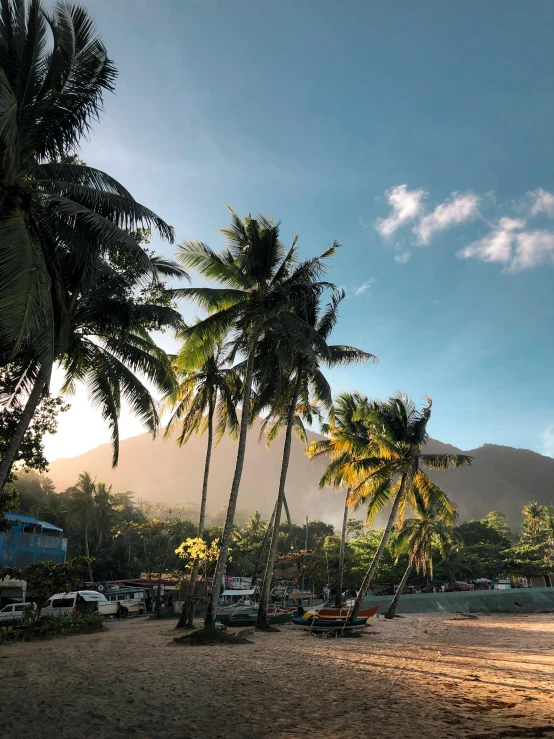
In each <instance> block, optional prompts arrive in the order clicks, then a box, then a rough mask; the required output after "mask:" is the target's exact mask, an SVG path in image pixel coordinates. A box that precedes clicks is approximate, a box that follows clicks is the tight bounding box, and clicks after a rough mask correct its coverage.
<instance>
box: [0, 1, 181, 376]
mask: <svg viewBox="0 0 554 739" xmlns="http://www.w3.org/2000/svg"><path fill="white" fill-rule="evenodd" d="M26 6H27V7H26ZM0 20H1V22H0V192H1V197H0V265H1V269H0V340H1V343H2V348H3V350H4V351H11V353H12V354H13V353H16V352H17V351H19V350H20V349H21V347H23V346H27V345H32V346H33V348H34V350H35V352H36V353H37V355H38V356H39V357H40V359H41V362H42V363H43V364H48V363H51V362H52V360H53V348H54V347H53V340H52V335H51V325H52V321H53V312H54V310H55V305H54V300H55V290H53V289H52V288H55V282H56V268H55V255H56V253H57V252H58V251H59V250H60V249H64V248H66V247H69V248H70V249H72V250H73V251H74V252H75V253H76V255H77V253H78V257H79V259H80V260H82V261H83V262H85V263H86V262H87V260H88V258H89V257H90V256H92V255H93V254H98V253H100V252H101V251H103V250H104V249H106V248H110V247H116V246H117V247H120V248H125V249H127V250H128V251H129V252H130V253H132V254H133V255H134V257H135V258H136V260H137V261H140V262H142V263H143V264H146V263H147V261H148V260H147V256H146V255H145V253H144V251H143V250H142V249H140V248H139V247H138V245H137V243H136V241H134V240H133V239H132V238H131V237H130V236H129V234H128V233H126V231H125V230H124V229H132V228H135V227H136V224H141V223H145V224H149V225H153V226H155V227H156V228H157V229H158V231H159V232H160V234H161V235H162V236H163V237H165V238H168V239H170V240H172V239H173V231H172V229H171V228H170V226H168V225H167V224H166V223H165V222H164V221H163V220H162V219H160V218H159V217H158V216H157V215H156V214H155V213H153V212H152V211H150V210H149V209H148V208H145V207H144V206H142V205H140V204H139V203H137V202H136V201H135V200H134V199H133V198H132V196H131V195H130V194H129V192H128V191H127V190H126V189H125V188H124V187H123V186H122V185H120V184H119V183H118V182H117V181H116V180H114V179H113V178H112V177H110V176H109V175H107V174H106V173H104V172H101V171H99V170H96V169H94V168H92V167H87V166H84V165H83V164H81V163H79V162H78V161H77V160H76V158H75V157H74V156H68V155H72V154H73V152H74V151H75V150H76V148H77V147H78V145H79V142H80V139H81V137H82V136H84V135H87V134H88V133H89V131H90V128H91V124H92V122H93V121H95V120H97V119H98V117H99V114H100V112H101V110H102V106H103V96H104V94H105V93H106V92H112V91H113V90H114V82H115V79H116V77H117V70H116V69H115V67H114V65H113V62H112V61H111V60H110V59H109V58H108V56H107V53H106V49H105V47H104V45H103V44H102V42H101V40H100V38H99V37H98V35H97V33H96V29H95V27H94V23H93V22H92V20H91V18H90V16H89V14H88V12H87V11H86V10H85V9H84V8H81V7H78V6H76V5H72V4H70V3H68V2H57V3H55V4H54V5H53V7H51V8H46V7H44V6H43V5H42V3H41V0H29V2H28V3H25V2H23V0H3V2H2V6H1V9H0Z"/></svg>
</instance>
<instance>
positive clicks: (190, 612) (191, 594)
mask: <svg viewBox="0 0 554 739" xmlns="http://www.w3.org/2000/svg"><path fill="white" fill-rule="evenodd" d="M213 437H214V407H213V402H212V400H211V399H210V405H209V409H208V446H207V449H206V462H205V464H204V481H203V483H202V501H201V503H200V516H199V518H198V537H199V538H200V539H201V538H202V537H203V534H204V526H205V521H206V501H207V499H208V478H209V476H210V462H211V459H212V445H213ZM199 569H200V562H199V561H198V560H195V562H194V563H193V565H192V569H191V571H190V583H189V587H188V592H187V596H186V599H185V603H184V606H183V610H182V612H181V616H180V617H179V621H178V623H177V628H178V629H182V628H183V627H184V626H193V625H194V612H195V611H196V600H195V593H196V579H197V577H198V571H199Z"/></svg>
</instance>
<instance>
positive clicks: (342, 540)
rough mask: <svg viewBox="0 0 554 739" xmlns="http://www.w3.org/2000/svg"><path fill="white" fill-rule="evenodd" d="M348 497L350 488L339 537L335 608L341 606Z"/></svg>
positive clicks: (348, 490)
mask: <svg viewBox="0 0 554 739" xmlns="http://www.w3.org/2000/svg"><path fill="white" fill-rule="evenodd" d="M349 497H350V488H347V490H346V500H345V501H344V515H343V517H342V532H341V537H340V554H339V572H338V577H337V593H336V595H335V608H340V607H341V606H342V583H343V580H344V553H345V549H346V522H347V521H348V499H349Z"/></svg>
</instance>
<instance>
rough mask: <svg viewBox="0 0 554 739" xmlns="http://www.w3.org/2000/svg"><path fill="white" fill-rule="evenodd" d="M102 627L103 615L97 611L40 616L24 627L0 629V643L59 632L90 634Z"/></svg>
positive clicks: (41, 637)
mask: <svg viewBox="0 0 554 739" xmlns="http://www.w3.org/2000/svg"><path fill="white" fill-rule="evenodd" d="M103 628H104V616H103V615H102V614H101V613H98V612H96V613H73V614H71V615H70V616H41V617H40V618H39V619H38V620H37V621H35V623H33V624H32V625H29V626H27V627H26V628H24V627H19V628H14V629H13V630H11V631H7V630H6V629H0V644H2V643H4V642H5V641H7V640H8V639H9V638H12V639H13V640H14V641H33V640H34V639H48V638H49V637H51V636H59V635H61V634H92V633H94V632H96V631H102V630H103Z"/></svg>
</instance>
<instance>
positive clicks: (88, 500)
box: [65, 472, 96, 582]
mask: <svg viewBox="0 0 554 739" xmlns="http://www.w3.org/2000/svg"><path fill="white" fill-rule="evenodd" d="M65 492H66V494H67V496H68V503H69V505H68V513H69V517H70V519H71V520H73V521H74V523H75V524H76V525H77V526H78V527H79V528H80V529H82V531H83V535H84V539H85V556H86V557H90V544H89V534H90V532H91V531H92V530H93V528H94V525H95V493H96V484H95V481H94V480H93V479H92V477H91V476H90V472H81V473H80V475H79V478H78V480H77V482H76V483H75V485H73V486H72V487H70V488H68V489H67V490H66V491H65ZM88 575H89V580H90V581H91V582H93V581H94V580H93V577H92V566H91V563H90V561H89V563H88Z"/></svg>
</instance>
